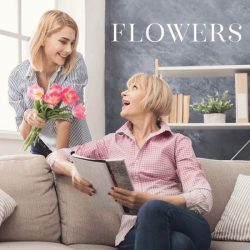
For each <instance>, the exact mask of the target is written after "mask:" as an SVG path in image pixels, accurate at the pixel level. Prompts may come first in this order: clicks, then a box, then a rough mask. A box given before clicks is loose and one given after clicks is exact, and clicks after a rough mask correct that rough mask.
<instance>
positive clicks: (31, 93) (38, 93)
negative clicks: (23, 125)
mask: <svg viewBox="0 0 250 250" xmlns="http://www.w3.org/2000/svg"><path fill="white" fill-rule="evenodd" d="M27 95H28V97H29V98H30V99H31V100H32V101H35V100H41V99H42V98H43V95H44V90H43V88H42V87H40V86H39V85H38V84H34V85H32V86H30V87H28V91H27Z"/></svg>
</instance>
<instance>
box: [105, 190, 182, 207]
mask: <svg viewBox="0 0 250 250" xmlns="http://www.w3.org/2000/svg"><path fill="white" fill-rule="evenodd" d="M109 195H111V196H112V197H113V198H114V199H115V200H116V201H117V202H119V203H120V204H121V205H123V206H125V207H128V208H131V209H138V208H140V207H141V205H142V204H143V203H144V202H146V201H150V200H162V201H166V202H168V203H171V204H173V205H176V206H178V207H182V208H185V207H186V201H185V199H184V197H183V196H182V195H172V196H171V195H155V194H149V193H144V192H137V191H129V190H126V189H123V188H118V187H112V191H111V192H110V193H109Z"/></svg>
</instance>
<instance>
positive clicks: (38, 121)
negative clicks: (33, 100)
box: [18, 109, 46, 140]
mask: <svg viewBox="0 0 250 250" xmlns="http://www.w3.org/2000/svg"><path fill="white" fill-rule="evenodd" d="M45 124H46V121H45V120H44V119H42V118H40V117H39V116H38V115H37V112H36V111H35V110H34V109H27V110H26V111H25V112H24V115H23V120H22V122H21V124H20V126H19V128H18V129H19V132H20V134H21V135H22V137H23V139H24V140H25V139H26V137H27V136H28V135H29V133H30V130H31V128H32V127H36V128H43V127H44V126H45Z"/></svg>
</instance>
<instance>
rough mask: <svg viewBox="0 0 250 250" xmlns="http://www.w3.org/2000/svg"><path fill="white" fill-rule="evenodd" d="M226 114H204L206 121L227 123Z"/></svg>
mask: <svg viewBox="0 0 250 250" xmlns="http://www.w3.org/2000/svg"><path fill="white" fill-rule="evenodd" d="M225 122H226V114H222V113H212V114H204V123H225Z"/></svg>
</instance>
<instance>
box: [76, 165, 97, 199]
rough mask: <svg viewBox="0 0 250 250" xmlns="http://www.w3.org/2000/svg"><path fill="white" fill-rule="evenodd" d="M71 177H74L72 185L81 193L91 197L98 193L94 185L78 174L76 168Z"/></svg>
mask: <svg viewBox="0 0 250 250" xmlns="http://www.w3.org/2000/svg"><path fill="white" fill-rule="evenodd" d="M71 177H72V185H73V186H74V187H75V188H76V189H78V190H79V191H81V192H83V193H85V194H88V195H89V196H92V195H93V194H95V193H96V190H95V188H94V187H93V185H92V184H91V183H89V182H88V181H87V180H85V179H83V178H82V177H81V176H80V174H79V173H78V172H77V170H76V168H75V167H73V168H72V172H71Z"/></svg>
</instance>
